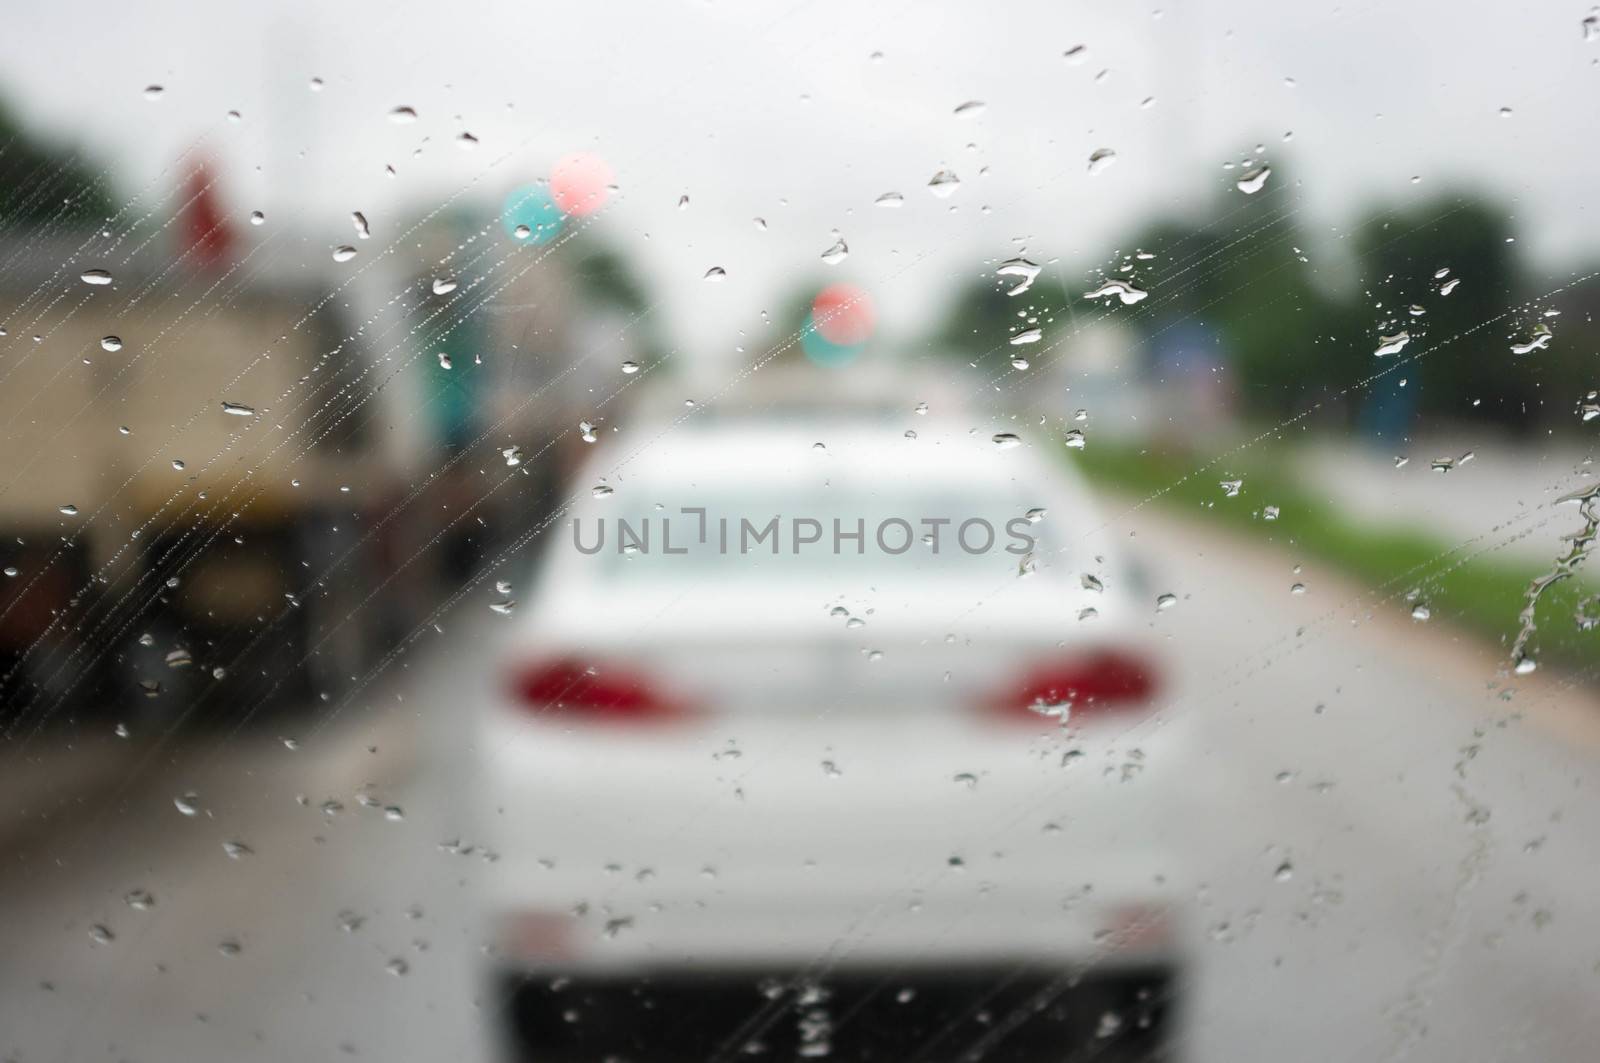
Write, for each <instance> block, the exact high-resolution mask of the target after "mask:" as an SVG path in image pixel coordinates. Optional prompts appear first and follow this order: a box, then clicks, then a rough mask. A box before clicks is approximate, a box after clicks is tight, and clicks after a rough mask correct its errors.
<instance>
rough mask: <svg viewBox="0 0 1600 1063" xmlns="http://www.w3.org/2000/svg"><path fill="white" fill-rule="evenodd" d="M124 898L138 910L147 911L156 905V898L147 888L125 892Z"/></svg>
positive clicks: (128, 904)
mask: <svg viewBox="0 0 1600 1063" xmlns="http://www.w3.org/2000/svg"><path fill="white" fill-rule="evenodd" d="M122 900H123V902H124V903H125V904H127V906H128V907H129V908H132V909H133V910H134V911H136V912H147V911H149V910H150V909H151V908H154V907H155V904H156V899H155V897H153V896H151V894H150V891H149V890H146V889H133V890H129V891H128V892H127V893H125V894H123V897H122Z"/></svg>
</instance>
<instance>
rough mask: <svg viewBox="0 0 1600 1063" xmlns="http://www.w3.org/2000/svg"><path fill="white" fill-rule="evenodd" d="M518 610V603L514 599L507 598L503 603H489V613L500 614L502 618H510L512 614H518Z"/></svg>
mask: <svg viewBox="0 0 1600 1063" xmlns="http://www.w3.org/2000/svg"><path fill="white" fill-rule="evenodd" d="M516 610H517V603H516V601H515V600H514V599H511V598H506V599H504V600H502V601H498V602H490V603H489V611H490V612H491V613H496V614H498V615H500V616H510V615H511V614H512V613H514V612H516Z"/></svg>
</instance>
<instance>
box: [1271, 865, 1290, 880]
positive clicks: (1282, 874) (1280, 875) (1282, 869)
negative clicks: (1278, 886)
mask: <svg viewBox="0 0 1600 1063" xmlns="http://www.w3.org/2000/svg"><path fill="white" fill-rule="evenodd" d="M1272 877H1273V878H1274V879H1276V880H1277V881H1279V882H1288V881H1289V880H1290V879H1292V878H1294V865H1293V864H1291V863H1289V861H1287V860H1285V861H1284V862H1283V863H1281V864H1279V865H1278V869H1277V870H1276V871H1274V872H1273V873H1272Z"/></svg>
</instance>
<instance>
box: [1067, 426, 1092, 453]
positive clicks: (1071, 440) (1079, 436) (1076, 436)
mask: <svg viewBox="0 0 1600 1063" xmlns="http://www.w3.org/2000/svg"><path fill="white" fill-rule="evenodd" d="M1062 438H1063V441H1064V442H1065V443H1066V444H1067V446H1068V447H1071V448H1072V449H1073V450H1082V449H1083V448H1084V444H1086V443H1087V442H1088V440H1087V439H1086V438H1085V437H1084V434H1083V429H1081V428H1069V429H1067V434H1066V435H1065V436H1064V437H1062Z"/></svg>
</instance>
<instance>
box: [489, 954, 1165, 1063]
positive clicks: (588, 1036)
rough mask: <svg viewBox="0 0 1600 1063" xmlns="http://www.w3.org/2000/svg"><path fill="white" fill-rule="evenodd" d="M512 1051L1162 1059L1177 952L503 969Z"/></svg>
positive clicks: (563, 1059)
mask: <svg viewBox="0 0 1600 1063" xmlns="http://www.w3.org/2000/svg"><path fill="white" fill-rule="evenodd" d="M496 977H497V989H498V991H499V993H500V995H499V996H498V998H497V999H496V1000H495V1002H494V1004H495V1005H496V1006H497V1007H498V1008H499V1009H500V1010H499V1011H498V1015H499V1018H500V1025H501V1029H502V1030H503V1032H504V1043H505V1046H506V1048H507V1055H508V1058H511V1059H518V1060H523V1059H527V1060H533V1059H537V1060H548V1061H552V1063H567V1061H577V1060H617V1061H619V1063H620V1061H641V1063H642V1061H646V1060H649V1061H654V1063H677V1061H680V1060H682V1061H685V1063H687V1061H691V1060H692V1061H694V1063H719V1061H732V1060H742V1059H746V1058H752V1057H755V1058H770V1059H796V1058H800V1059H805V1058H827V1059H830V1060H841V1061H850V1060H885V1061H897V1063H900V1061H903V1063H911V1061H919V1063H942V1061H947V1060H948V1061H958V1060H961V1061H964V1060H974V1059H980V1058H981V1059H983V1060H986V1061H990V1063H1009V1061H1024V1060H1029V1061H1031V1060H1077V1059H1084V1060H1087V1059H1094V1060H1170V1059H1172V1058H1174V1047H1173V1046H1174V1045H1175V1044H1176V1042H1177V1040H1178V1039H1177V1038H1176V1036H1175V1034H1174V1029H1175V1027H1176V1024H1177V1020H1178V1017H1179V1014H1180V1008H1179V993H1180V989H1181V984H1182V983H1181V977H1180V972H1179V970H1178V969H1177V967H1176V965H1173V964H1159V963H1150V964H1144V965H1141V966H1133V967H1129V966H1096V967H1092V968H1089V969H1051V968H1040V967H1035V966H1029V965H1006V964H980V965H965V966H956V967H941V968H931V967H910V968H907V967H893V966H881V967H839V968H832V969H828V968H823V967H821V966H816V967H813V968H811V969H804V970H795V969H788V970H782V969H779V970H772V969H764V968H748V969H718V970H704V969H694V968H677V969H672V968H668V969H658V970H651V971H645V972H639V973H634V974H627V975H622V974H611V975H595V974H576V975H566V974H562V973H559V972H541V973H540V974H537V975H530V974H526V973H520V972H517V973H511V972H505V971H501V972H499V973H498V974H497V976H496Z"/></svg>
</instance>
